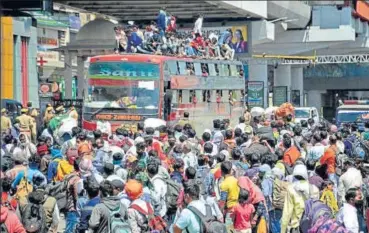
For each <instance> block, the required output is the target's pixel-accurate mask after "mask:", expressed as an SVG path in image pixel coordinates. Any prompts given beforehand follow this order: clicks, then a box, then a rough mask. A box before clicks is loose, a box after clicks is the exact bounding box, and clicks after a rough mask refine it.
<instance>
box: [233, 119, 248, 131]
mask: <svg viewBox="0 0 369 233" xmlns="http://www.w3.org/2000/svg"><path fill="white" fill-rule="evenodd" d="M245 121H246V120H245V117H244V116H240V117H239V118H238V125H236V127H235V128H234V129H237V128H239V129H241V130H242V133H244V132H245V127H246V124H245Z"/></svg>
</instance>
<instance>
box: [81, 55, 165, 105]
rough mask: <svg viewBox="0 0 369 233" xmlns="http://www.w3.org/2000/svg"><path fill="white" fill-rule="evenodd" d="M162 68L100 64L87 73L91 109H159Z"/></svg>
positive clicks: (140, 64)
mask: <svg viewBox="0 0 369 233" xmlns="http://www.w3.org/2000/svg"><path fill="white" fill-rule="evenodd" d="M159 74H160V71H159V65H158V64H152V63H132V62H131V63H130V62H98V63H92V64H90V68H89V73H88V84H89V90H88V93H89V97H90V98H89V99H90V101H89V103H86V107H89V108H110V109H111V108H117V109H121V108H123V109H157V108H158V105H159Z"/></svg>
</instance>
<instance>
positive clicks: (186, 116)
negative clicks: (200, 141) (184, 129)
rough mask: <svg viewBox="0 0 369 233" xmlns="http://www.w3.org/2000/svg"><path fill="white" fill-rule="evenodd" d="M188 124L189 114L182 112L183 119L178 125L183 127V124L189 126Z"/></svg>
mask: <svg viewBox="0 0 369 233" xmlns="http://www.w3.org/2000/svg"><path fill="white" fill-rule="evenodd" d="M189 123H190V113H189V112H184V113H183V118H182V119H181V120H180V121H179V122H178V125H181V126H184V125H185V124H189Z"/></svg>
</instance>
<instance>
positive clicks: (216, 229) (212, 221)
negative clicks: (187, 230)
mask: <svg viewBox="0 0 369 233" xmlns="http://www.w3.org/2000/svg"><path fill="white" fill-rule="evenodd" d="M205 207H206V215H203V214H202V213H201V212H200V211H199V210H197V209H196V208H195V207H193V206H188V207H187V209H188V210H189V211H191V212H192V213H193V214H194V215H195V216H196V217H197V218H199V219H200V221H201V223H200V233H227V227H226V225H225V224H224V223H222V222H220V221H218V220H217V219H216V218H215V217H214V216H213V215H212V211H211V207H210V205H208V204H205Z"/></svg>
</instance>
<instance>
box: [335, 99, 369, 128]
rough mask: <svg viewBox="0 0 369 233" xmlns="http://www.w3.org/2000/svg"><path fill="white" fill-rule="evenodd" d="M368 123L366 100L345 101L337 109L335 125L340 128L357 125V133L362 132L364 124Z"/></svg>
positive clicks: (368, 102)
mask: <svg viewBox="0 0 369 233" xmlns="http://www.w3.org/2000/svg"><path fill="white" fill-rule="evenodd" d="M367 121H369V101H368V100H346V101H345V102H344V104H343V105H341V106H339V107H338V108H337V112H336V124H337V126H338V127H342V126H343V125H345V124H357V125H358V127H359V131H364V123H365V122H367Z"/></svg>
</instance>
